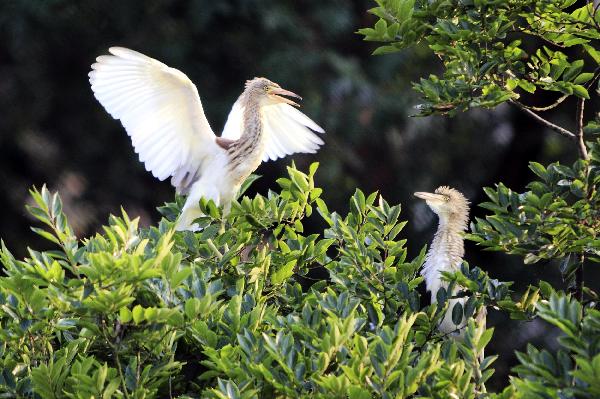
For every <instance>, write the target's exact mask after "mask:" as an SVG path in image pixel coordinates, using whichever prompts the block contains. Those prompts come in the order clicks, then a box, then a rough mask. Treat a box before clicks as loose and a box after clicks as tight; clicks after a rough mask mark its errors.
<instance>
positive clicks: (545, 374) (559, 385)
mask: <svg viewBox="0 0 600 399" xmlns="http://www.w3.org/2000/svg"><path fill="white" fill-rule="evenodd" d="M537 308H538V313H539V316H540V317H541V318H542V319H544V320H546V321H547V322H549V323H550V324H553V325H554V326H556V327H558V328H559V329H560V330H561V332H562V333H563V334H564V335H562V336H561V337H559V339H558V342H559V345H560V349H559V350H558V351H556V353H554V354H552V353H550V352H549V351H547V350H545V349H543V350H539V349H537V348H535V347H534V346H532V345H529V346H528V347H527V353H517V357H518V358H519V361H520V362H521V365H519V366H517V367H516V368H515V369H514V371H515V372H516V373H517V374H518V377H515V378H513V380H512V381H513V384H514V386H515V387H516V388H517V390H518V391H519V392H521V394H520V395H519V397H522V398H597V397H598V396H599V395H600V312H599V311H598V310H597V309H592V308H582V306H581V304H580V303H579V302H577V301H575V300H573V299H571V298H569V297H568V296H564V295H559V294H556V293H554V294H552V296H551V297H550V299H549V300H548V301H543V302H540V303H539V304H538V305H537Z"/></svg>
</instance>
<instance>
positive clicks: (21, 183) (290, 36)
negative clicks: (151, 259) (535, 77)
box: [0, 0, 598, 382]
mask: <svg viewBox="0 0 600 399" xmlns="http://www.w3.org/2000/svg"><path fill="white" fill-rule="evenodd" d="M371 6H372V4H371V2H370V1H366V0H363V1H361V0H355V1H349V0H327V1H325V0H302V1H296V0H287V1H282V0H228V1H225V0H221V1H209V0H189V1H174V0H173V1H169V0H164V1H159V0H149V1H143V2H142V1H102V2H98V1H92V0H83V1H78V2H72V1H66V0H46V1H33V0H30V1H28V0H5V1H2V2H0V162H1V165H0V191H1V192H2V195H1V196H0V207H1V209H2V210H3V212H2V218H1V219H0V235H1V237H2V238H3V240H4V241H5V242H6V245H7V246H8V247H9V248H11V249H12V250H13V251H14V253H15V254H16V255H19V256H26V253H27V252H26V247H27V246H32V247H37V248H40V247H43V246H45V245H47V244H46V243H44V242H41V241H40V239H39V238H37V237H36V236H35V235H34V234H33V233H32V232H30V231H29V228H28V226H29V225H30V224H32V223H34V222H33V221H32V220H30V219H28V218H27V216H26V213H25V207H24V204H25V203H27V201H29V199H28V189H29V188H30V187H31V186H32V185H36V186H41V185H42V184H43V183H47V184H48V185H49V186H50V188H51V189H52V190H53V191H54V190H58V191H60V193H61V196H62V198H63V201H64V202H65V211H66V213H67V215H68V216H69V218H70V221H71V223H72V224H73V226H74V228H75V229H76V231H77V234H78V236H80V237H84V236H86V235H88V234H91V233H93V232H94V231H95V229H96V228H97V226H99V225H100V223H101V222H103V221H105V220H106V218H107V216H108V214H109V213H117V212H118V211H119V207H120V206H123V207H124V208H125V209H126V211H127V212H128V213H129V215H131V216H140V217H141V219H142V224H145V225H147V224H151V223H155V222H156V221H157V220H158V217H159V214H158V212H157V211H156V210H155V208H156V207H157V206H159V205H161V204H162V203H163V202H165V201H169V200H172V198H173V190H172V189H171V187H170V185H169V183H168V182H158V181H156V180H155V179H154V178H153V177H152V176H151V175H150V174H149V173H147V172H146V171H145V170H144V168H143V165H142V164H141V163H139V162H138V160H137V157H136V155H135V153H134V152H133V150H132V147H131V144H130V142H129V139H128V137H127V135H126V134H125V132H124V130H123V129H122V127H121V125H120V124H119V123H118V122H117V121H114V120H113V119H111V118H110V116H109V115H108V114H107V113H106V112H105V111H104V110H103V109H102V107H101V106H100V105H99V103H97V102H96V100H95V99H94V97H93V96H92V92H91V90H90V88H89V84H88V81H87V73H88V71H89V69H90V64H91V63H93V62H94V58H95V57H96V56H98V55H100V54H102V53H105V52H106V49H107V48H108V47H110V46H113V45H120V46H125V47H130V48H133V49H136V50H138V51H141V52H143V53H145V54H148V55H150V56H152V57H154V58H157V59H159V60H161V61H163V62H165V63H166V64H168V65H170V66H172V67H175V68H178V69H180V70H181V71H183V72H184V73H186V74H187V75H188V76H189V77H190V79H191V80H192V81H193V82H195V84H196V85H197V87H198V91H199V93H200V96H201V99H202V101H203V105H204V108H205V112H206V113H207V116H208V119H209V121H211V122H212V126H213V129H214V130H215V131H216V132H219V131H220V129H221V128H222V126H223V124H224V121H225V118H226V116H227V113H228V112H229V108H230V106H231V105H232V104H233V102H234V101H235V99H236V98H237V95H238V94H239V93H240V92H241V90H242V88H243V83H244V81H245V80H246V79H249V78H252V77H254V76H266V77H268V78H270V79H272V80H274V81H276V82H278V83H279V84H281V85H282V86H283V87H285V88H288V89H290V90H293V91H295V92H297V93H299V94H301V95H302V96H303V97H304V101H303V109H304V111H305V112H306V113H307V114H308V115H310V116H311V117H312V118H313V119H314V120H315V121H317V122H318V123H319V124H321V125H322V126H323V127H324V128H325V130H326V131H327V136H326V145H325V146H324V147H323V149H322V150H321V151H320V152H319V153H318V154H317V155H315V156H312V155H311V156H294V157H293V159H294V160H295V162H296V163H297V165H298V166H299V167H300V168H304V169H306V168H307V165H308V164H309V163H310V162H312V161H314V160H318V161H320V162H321V167H320V169H319V174H318V176H317V180H318V182H319V185H320V186H321V187H324V188H325V192H324V194H323V197H324V198H325V199H326V200H327V202H328V203H330V204H335V209H337V210H339V211H345V210H346V209H347V203H346V199H347V198H348V197H349V196H350V195H351V194H352V193H353V192H354V190H355V188H356V187H359V188H361V189H362V190H364V191H365V192H372V191H375V190H379V191H380V192H381V193H382V195H383V196H384V197H385V198H386V199H388V201H390V203H402V205H403V218H404V219H407V220H408V221H409V225H408V227H407V229H406V230H405V238H407V239H408V243H409V244H408V247H409V250H410V252H411V253H412V255H416V254H417V253H418V251H419V250H420V249H421V248H422V246H423V245H425V244H426V243H428V241H429V240H430V238H431V235H432V234H433V231H434V228H435V226H434V222H435V220H434V218H433V214H431V213H430V212H429V211H428V210H427V209H426V208H425V207H424V204H422V203H420V202H418V201H417V200H415V199H414V198H413V197H412V193H413V192H414V191H419V190H433V189H434V188H436V187H437V186H439V185H442V184H444V185H451V186H453V187H456V188H458V189H459V190H461V191H463V192H464V193H465V194H466V195H467V196H468V197H469V198H470V199H471V201H472V202H473V203H474V204H477V203H478V202H482V201H483V200H484V197H483V191H482V190H481V188H482V187H483V186H486V185H492V184H494V183H495V182H498V181H503V182H504V183H505V184H506V185H507V186H509V187H512V188H513V189H523V188H524V186H525V184H526V183H527V182H528V181H530V180H531V178H532V174H531V173H530V172H529V170H528V169H527V164H528V162H529V161H531V160H535V161H538V162H541V163H547V162H549V161H554V160H561V161H564V162H568V163H570V162H572V161H573V160H574V159H575V156H576V152H575V150H574V148H573V147H572V144H571V143H570V142H567V141H566V140H564V139H562V138H561V137H559V136H558V135H555V134H552V133H548V132H547V131H545V130H544V128H543V127H542V126H540V125H538V124H536V122H535V121H532V120H530V119H528V117H527V116H524V115H523V114H522V113H520V112H519V111H518V110H516V109H512V108H509V107H507V106H501V107H498V108H497V109H495V110H493V111H482V110H476V111H471V112H469V113H467V114H460V115H458V116H456V117H454V118H451V119H450V118H442V117H428V118H410V115H411V114H412V113H414V112H415V111H414V108H413V107H414V106H415V105H416V104H418V103H419V99H418V98H417V97H416V96H415V94H414V93H413V91H412V90H411V81H414V80H417V79H418V78H419V77H420V76H424V75H427V74H428V73H430V72H436V71H439V70H440V65H439V63H438V61H437V60H436V59H435V58H434V57H432V56H431V54H430V52H429V51H428V50H427V49H419V48H417V49H414V50H411V51H404V52H401V53H397V54H394V55H390V56H384V57H374V56H370V53H371V51H372V50H373V48H374V46H373V45H370V44H368V43H365V42H363V41H362V40H361V37H360V36H358V35H356V34H355V31H356V30H357V29H358V28H360V27H364V26H370V25H372V22H373V21H372V19H371V16H369V14H367V13H366V10H367V9H368V8H370V7H371ZM536 100H537V101H540V102H543V101H544V99H539V98H537V99H536ZM550 100H551V99H550ZM550 100H549V101H550ZM549 101H547V102H549ZM573 109H574V106H573V104H568V103H567V104H565V105H564V107H562V108H559V109H558V111H556V112H555V114H553V115H549V116H548V118H549V119H552V120H555V121H558V122H561V123H562V124H564V125H566V126H572V122H571V119H573V116H572V110H573ZM562 110H564V113H561V112H563V111H562ZM290 162H291V160H290V158H286V159H284V160H280V161H278V162H275V163H273V162H271V163H268V164H264V165H262V166H261V167H260V168H259V170H258V172H257V173H259V174H261V175H263V178H261V179H260V180H259V181H257V182H256V183H255V184H254V185H253V187H252V190H255V191H258V192H263V193H264V192H266V190H267V188H269V187H273V186H274V180H275V178H277V177H279V176H280V175H282V174H283V170H284V168H285V166H286V165H287V164H289V163H290ZM332 208H333V207H332ZM473 214H474V215H483V214H484V212H483V210H482V209H478V208H477V207H473ZM467 260H468V261H469V262H470V263H471V264H472V265H478V266H480V267H482V268H483V269H485V270H487V271H488V272H489V273H490V275H491V276H492V277H495V278H498V279H501V280H511V281H515V288H516V290H517V291H523V290H524V288H526V287H527V284H529V283H531V282H536V281H537V280H538V279H539V278H543V279H544V280H547V281H551V282H553V283H555V284H556V286H557V287H560V284H561V283H560V279H559V276H557V275H556V273H557V272H556V270H557V268H556V267H549V265H543V264H542V265H539V264H538V265H534V266H525V265H523V264H522V262H521V260H520V259H518V258H516V257H515V258H511V257H507V256H506V255H502V254H495V253H494V254H492V253H484V252H482V251H480V250H479V249H478V248H477V247H475V246H473V245H470V244H468V245H467ZM588 280H589V281H590V282H591V285H592V286H594V282H593V280H594V279H593V278H590V279H588ZM596 281H597V279H596ZM595 285H596V287H595V288H596V289H597V288H598V287H597V284H595ZM423 300H424V301H427V300H428V297H427V296H424V298H423ZM488 320H489V324H490V325H495V326H496V333H495V335H496V339H495V340H493V341H492V346H491V350H492V351H495V352H498V353H499V354H500V355H501V356H500V359H499V361H498V362H497V364H496V368H497V369H498V373H497V374H496V377H495V378H496V382H500V381H502V379H505V378H506V373H507V372H508V368H509V367H510V366H511V364H512V363H513V362H514V355H513V353H512V351H513V350H514V349H523V348H524V346H525V344H526V343H527V342H537V343H540V342H541V341H543V340H546V341H547V342H546V344H547V345H549V346H552V345H553V336H552V334H549V327H547V325H546V324H545V323H543V322H533V323H522V322H516V321H511V320H508V319H507V318H505V317H504V316H500V315H498V314H497V313H494V312H493V311H491V314H490V317H489V319H488Z"/></svg>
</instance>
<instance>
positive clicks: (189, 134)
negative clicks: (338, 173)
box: [89, 47, 324, 230]
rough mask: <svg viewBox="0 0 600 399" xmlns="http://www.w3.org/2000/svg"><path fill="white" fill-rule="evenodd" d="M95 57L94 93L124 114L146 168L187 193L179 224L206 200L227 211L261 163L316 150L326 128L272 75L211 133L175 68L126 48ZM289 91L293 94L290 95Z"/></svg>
mask: <svg viewBox="0 0 600 399" xmlns="http://www.w3.org/2000/svg"><path fill="white" fill-rule="evenodd" d="M108 51H109V53H110V54H111V55H102V56H100V57H98V58H97V59H96V61H97V62H96V63H94V64H93V65H92V71H91V72H90V74H89V76H90V83H91V86H92V91H93V92H94V96H95V97H96V98H97V99H98V101H100V103H101V104H102V105H103V106H104V108H105V109H106V110H107V111H108V113H110V114H111V115H112V116H113V117H114V118H115V119H119V120H120V121H121V123H122V124H123V126H124V127H125V130H126V131H127V134H128V135H129V136H130V137H131V141H132V144H133V147H134V149H135V152H137V153H138V154H139V158H140V161H142V162H143V163H144V165H145V166H146V169H147V170H148V171H151V172H152V174H153V175H154V176H155V177H157V178H158V179H159V180H165V179H166V178H168V177H171V184H172V185H173V186H174V187H175V188H176V191H177V192H178V193H180V194H187V195H188V197H187V199H186V202H185V204H184V206H183V209H182V213H181V215H180V216H179V218H178V221H177V224H176V228H177V229H178V230H187V229H192V230H194V229H195V228H196V227H197V226H196V225H195V224H194V223H193V221H194V220H195V219H196V218H198V217H199V216H201V214H202V213H201V211H200V207H199V204H198V203H199V201H200V198H205V199H210V200H213V201H214V202H215V203H216V204H217V205H223V207H224V212H225V213H228V211H229V208H230V206H231V201H232V200H233V199H234V198H235V197H236V196H237V193H238V191H239V188H240V186H241V184H242V183H243V181H244V180H245V179H246V178H247V177H248V176H249V175H250V174H251V173H252V172H254V171H255V170H256V168H258V166H259V165H260V163H261V162H264V161H267V160H275V159H277V158H282V157H284V156H286V155H290V154H293V153H297V152H305V153H314V152H316V151H317V150H318V149H319V147H320V146H321V145H322V144H323V140H322V139H321V138H320V137H319V136H318V135H316V134H315V132H317V133H324V130H323V129H322V128H321V127H320V126H319V125H317V124H316V123H315V122H313V121H312V120H311V119H310V118H309V117H308V116H306V115H305V114H303V113H302V112H300V111H299V110H298V109H297V108H296V107H298V104H297V103H296V102H294V101H293V100H292V99H291V98H295V99H301V97H300V96H299V95H297V94H295V93H293V92H291V91H289V90H285V89H282V88H281V87H280V86H279V85H278V84H277V83H274V82H272V81H270V80H269V79H266V78H254V79H252V80H249V81H247V82H246V87H245V90H244V91H243V93H242V94H241V95H240V96H239V97H238V99H237V101H236V102H235V103H234V104H233V108H232V109H231V112H230V113H229V116H228V118H227V122H226V124H225V127H224V129H223V133H222V134H221V136H220V137H218V136H216V135H215V134H214V132H213V131H212V129H211V127H210V125H209V123H208V121H207V119H206V116H205V115H204V110H203V108H202V103H201V102H200V97H199V95H198V90H197V89H196V86H195V85H194V84H193V83H192V82H191V81H190V80H189V79H188V77H187V76H186V75H185V74H183V73H182V72H180V71H178V70H177V69H174V68H170V67H168V66H167V65H165V64H163V63H161V62H159V61H157V60H155V59H153V58H150V57H148V56H145V55H143V54H141V53H138V52H136V51H133V50H129V49H126V48H122V47H111V48H110V49H109V50H108ZM290 97H291V98H290Z"/></svg>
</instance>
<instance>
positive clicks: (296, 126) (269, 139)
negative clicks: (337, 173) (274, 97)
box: [221, 100, 325, 162]
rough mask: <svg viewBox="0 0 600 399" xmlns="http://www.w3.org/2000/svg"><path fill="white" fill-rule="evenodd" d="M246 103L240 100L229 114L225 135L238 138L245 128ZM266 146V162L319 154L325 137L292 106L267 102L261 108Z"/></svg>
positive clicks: (317, 127)
mask: <svg viewBox="0 0 600 399" xmlns="http://www.w3.org/2000/svg"><path fill="white" fill-rule="evenodd" d="M243 113H244V109H243V106H242V105H241V104H240V101H239V100H238V101H236V102H235V104H234V105H233V108H232V109H231V112H230V113H229V116H228V117H227V122H226V123H225V127H224V128H223V134H222V136H221V137H223V138H227V139H231V140H237V139H239V138H240V135H241V133H242V132H243V130H244V122H243ZM261 113H262V123H263V135H264V141H265V149H264V155H263V162H266V161H268V160H269V159H271V160H276V159H278V158H283V157H285V156H286V155H290V154H294V153H296V152H304V153H315V152H317V150H318V149H319V147H320V146H321V145H323V140H322V139H321V138H320V137H319V136H317V135H316V134H315V133H314V132H317V133H325V131H324V130H323V128H321V127H320V126H319V125H317V124H316V123H315V122H314V121H313V120H312V119H310V118H309V117H308V116H306V115H304V114H303V113H302V112H300V111H299V110H297V109H296V108H294V107H293V106H291V105H288V104H285V103H279V104H272V105H265V106H263V107H262V108H261Z"/></svg>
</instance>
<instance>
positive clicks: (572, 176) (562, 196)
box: [468, 141, 600, 300]
mask: <svg viewBox="0 0 600 399" xmlns="http://www.w3.org/2000/svg"><path fill="white" fill-rule="evenodd" d="M589 154H590V160H589V161H584V160H578V161H576V162H575V163H574V164H573V166H571V167H569V166H566V165H561V164H559V163H553V164H551V165H549V166H548V167H545V166H543V165H540V164H539V163H536V162H532V163H531V164H530V166H529V167H530V169H531V171H532V172H533V173H534V174H535V175H536V176H537V180H535V181H533V182H531V183H529V185H528V186H527V189H528V190H527V191H526V192H523V193H517V192H514V191H512V190H511V189H509V188H507V187H506V186H504V185H503V184H502V183H500V184H498V185H497V186H496V187H495V188H486V189H485V192H486V194H487V196H488V197H489V199H490V200H489V201H488V202H484V203H482V204H480V206H481V207H483V208H485V209H487V210H489V211H490V212H492V214H491V215H489V216H486V217H485V219H481V218H477V219H476V221H475V223H473V226H472V233H473V234H470V235H469V236H468V237H469V238H470V239H472V240H474V241H476V242H477V243H479V244H480V245H482V246H485V247H487V248H489V249H491V250H496V251H503V252H507V253H511V254H518V255H521V256H523V258H524V261H525V263H536V262H538V261H540V260H548V259H557V260H560V262H561V266H560V267H561V272H562V273H563V276H564V278H565V279H566V281H567V282H568V283H569V285H574V284H575V273H576V271H577V269H578V268H579V267H580V266H581V265H582V264H583V262H586V261H589V262H593V263H596V264H597V263H600V141H597V142H595V143H590V145H589ZM587 292H588V294H590V295H591V296H592V299H594V300H595V299H597V296H596V294H594V293H592V292H591V291H587Z"/></svg>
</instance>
